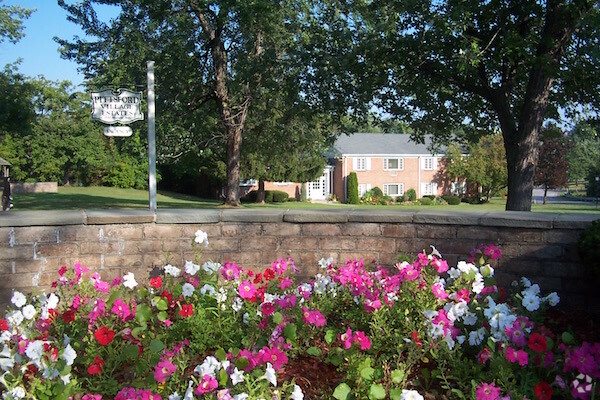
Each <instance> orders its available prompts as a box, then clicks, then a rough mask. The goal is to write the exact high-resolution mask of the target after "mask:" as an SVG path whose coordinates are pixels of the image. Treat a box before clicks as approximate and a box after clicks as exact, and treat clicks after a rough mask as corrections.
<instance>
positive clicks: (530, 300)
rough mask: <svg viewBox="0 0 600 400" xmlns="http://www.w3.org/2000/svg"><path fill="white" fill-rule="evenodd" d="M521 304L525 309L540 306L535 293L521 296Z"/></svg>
mask: <svg viewBox="0 0 600 400" xmlns="http://www.w3.org/2000/svg"><path fill="white" fill-rule="evenodd" d="M522 304H523V307H525V308H526V309H527V311H535V310H537V309H538V308H540V298H539V297H537V296H536V295H527V296H525V297H523V301H522Z"/></svg>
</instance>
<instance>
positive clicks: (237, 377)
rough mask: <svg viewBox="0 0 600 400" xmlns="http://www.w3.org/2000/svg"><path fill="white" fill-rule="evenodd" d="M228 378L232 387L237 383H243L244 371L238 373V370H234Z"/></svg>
mask: <svg viewBox="0 0 600 400" xmlns="http://www.w3.org/2000/svg"><path fill="white" fill-rule="evenodd" d="M230 378H231V383H233V386H235V385H237V384H238V383H241V382H244V371H240V370H239V369H237V368H235V369H234V370H233V374H231V376H230Z"/></svg>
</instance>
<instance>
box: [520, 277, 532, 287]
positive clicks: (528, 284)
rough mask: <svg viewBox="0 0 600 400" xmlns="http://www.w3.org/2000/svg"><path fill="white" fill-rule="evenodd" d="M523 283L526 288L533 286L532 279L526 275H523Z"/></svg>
mask: <svg viewBox="0 0 600 400" xmlns="http://www.w3.org/2000/svg"><path fill="white" fill-rule="evenodd" d="M521 283H522V284H523V286H525V287H526V288H528V287H530V286H531V281H530V280H529V279H527V278H525V277H524V276H523V277H521Z"/></svg>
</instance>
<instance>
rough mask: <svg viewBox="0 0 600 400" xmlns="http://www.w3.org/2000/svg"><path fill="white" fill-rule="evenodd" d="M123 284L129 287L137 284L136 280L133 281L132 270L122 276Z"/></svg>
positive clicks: (131, 287)
mask: <svg viewBox="0 0 600 400" xmlns="http://www.w3.org/2000/svg"><path fill="white" fill-rule="evenodd" d="M123 286H125V287H126V288H129V289H133V288H134V287H136V286H137V282H136V281H135V276H133V273H132V272H129V273H127V274H126V275H125V276H123Z"/></svg>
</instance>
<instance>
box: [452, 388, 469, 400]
mask: <svg viewBox="0 0 600 400" xmlns="http://www.w3.org/2000/svg"><path fill="white" fill-rule="evenodd" d="M450 391H451V392H452V393H454V394H456V396H458V398H459V399H466V397H465V395H464V393H463V392H462V391H460V390H458V389H456V388H454V389H451V390H450Z"/></svg>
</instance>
